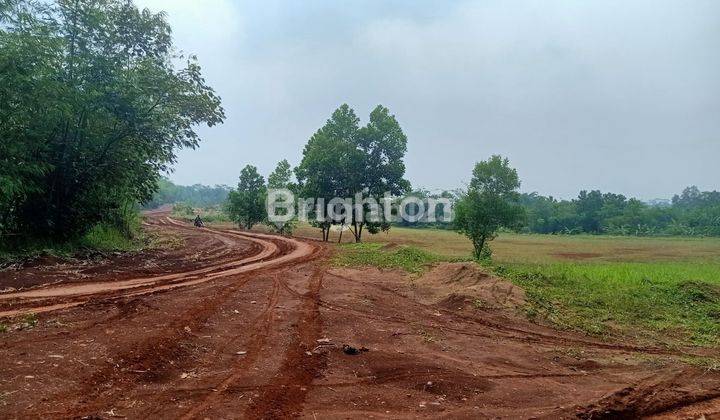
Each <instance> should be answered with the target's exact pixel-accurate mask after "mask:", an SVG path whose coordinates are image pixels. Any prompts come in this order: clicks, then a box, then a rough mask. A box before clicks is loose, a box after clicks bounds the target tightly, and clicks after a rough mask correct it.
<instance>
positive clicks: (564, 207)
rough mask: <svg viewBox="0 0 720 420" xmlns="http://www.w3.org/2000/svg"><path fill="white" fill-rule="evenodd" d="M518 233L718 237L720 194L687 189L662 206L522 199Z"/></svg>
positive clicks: (595, 195) (612, 197)
mask: <svg viewBox="0 0 720 420" xmlns="http://www.w3.org/2000/svg"><path fill="white" fill-rule="evenodd" d="M519 202H520V204H522V206H523V207H524V208H525V213H526V217H525V223H524V226H523V228H522V229H521V231H525V232H532V233H546V234H547V233H549V234H577V233H590V234H611V235H685V236H720V192H718V191H700V190H699V189H698V188H697V187H695V186H692V187H688V188H686V189H685V190H683V192H682V193H680V194H678V195H675V196H674V197H673V198H672V200H671V201H669V202H667V203H663V202H660V203H657V202H656V203H652V204H649V203H644V202H642V201H640V200H638V199H636V198H627V197H625V196H624V195H622V194H613V193H602V192H601V191H598V190H593V191H581V192H580V194H579V195H578V197H577V198H575V199H573V200H558V199H555V198H553V197H545V196H542V195H538V194H537V193H532V194H521V195H520V197H519Z"/></svg>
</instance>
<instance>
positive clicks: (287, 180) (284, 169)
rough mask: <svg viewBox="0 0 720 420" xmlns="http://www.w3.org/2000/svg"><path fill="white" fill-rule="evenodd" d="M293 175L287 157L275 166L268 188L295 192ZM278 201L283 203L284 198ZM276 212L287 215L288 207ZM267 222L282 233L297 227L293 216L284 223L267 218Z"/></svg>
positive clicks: (290, 231) (288, 232) (285, 233)
mask: <svg viewBox="0 0 720 420" xmlns="http://www.w3.org/2000/svg"><path fill="white" fill-rule="evenodd" d="M292 177H293V171H292V167H291V166H290V163H288V161H287V160H286V159H283V160H281V161H280V162H278V164H277V166H276V167H275V170H274V171H273V172H272V173H271V174H270V175H269V176H268V189H274V190H283V189H285V190H289V191H291V192H294V190H296V186H295V185H294V184H293V183H292ZM278 202H280V203H283V202H284V199H283V198H279V199H278ZM275 212H276V214H278V215H286V214H287V209H284V208H277V209H276V210H275ZM266 224H267V225H268V226H270V227H271V228H272V229H274V230H275V231H276V232H277V233H279V234H281V235H289V234H291V233H292V231H293V230H294V229H295V225H296V224H297V219H296V218H293V219H292V220H290V221H287V222H284V223H274V222H272V221H270V220H266Z"/></svg>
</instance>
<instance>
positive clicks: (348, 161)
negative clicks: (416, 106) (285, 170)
mask: <svg viewBox="0 0 720 420" xmlns="http://www.w3.org/2000/svg"><path fill="white" fill-rule="evenodd" d="M359 124H360V119H359V118H358V117H357V115H356V114H355V111H354V110H353V109H352V108H350V107H349V106H348V105H347V104H343V105H341V106H340V107H339V108H338V109H337V110H335V112H333V114H332V116H331V117H330V119H328V121H327V123H326V124H325V125H324V126H323V127H322V128H320V129H319V130H318V131H317V132H316V133H315V134H314V135H313V136H312V137H311V138H310V140H309V141H308V143H307V145H306V146H305V149H304V150H303V159H302V161H301V162H300V165H299V166H298V167H297V168H296V176H297V179H298V184H299V187H300V194H301V196H303V197H310V198H319V199H323V200H324V201H325V204H327V203H328V202H329V201H330V200H331V199H332V198H335V197H340V198H355V197H356V195H357V194H359V196H360V197H361V198H362V199H367V198H373V199H374V200H375V201H377V202H378V203H379V204H380V205H382V204H383V202H382V200H381V198H382V197H383V194H384V193H385V192H388V193H390V194H392V195H400V194H403V193H405V192H407V191H409V190H410V183H409V182H408V181H407V180H406V179H405V178H404V176H405V163H404V162H403V159H404V157H405V153H406V151H407V137H406V136H405V134H404V133H403V131H402V128H401V127H400V124H399V123H398V122H397V120H396V119H395V117H394V116H393V115H391V114H390V111H389V110H388V109H387V108H385V107H383V106H382V105H378V106H377V107H376V108H375V109H374V110H373V111H372V112H371V113H370V120H369V122H368V124H367V125H365V126H363V127H360V125H359ZM370 211H371V209H370V208H369V206H368V205H363V206H362V211H361V212H359V213H360V215H359V216H360V217H358V214H355V213H356V212H354V211H353V212H349V213H347V212H346V213H344V217H343V219H342V220H341V221H340V223H341V224H343V225H347V226H351V227H352V232H353V235H354V237H355V240H356V241H357V242H360V241H361V239H362V234H363V230H364V229H366V230H367V231H369V232H370V233H377V232H378V231H380V230H381V229H389V228H390V225H389V221H387V220H372V219H371V218H370V217H368V216H369V212H370ZM314 223H315V224H316V225H317V226H318V227H320V228H321V229H323V232H324V234H323V237H324V238H325V239H326V240H327V233H328V232H329V227H330V225H331V224H333V223H334V221H332V220H329V219H328V218H326V219H323V220H319V221H318V220H317V218H315V221H314ZM335 223H336V221H335Z"/></svg>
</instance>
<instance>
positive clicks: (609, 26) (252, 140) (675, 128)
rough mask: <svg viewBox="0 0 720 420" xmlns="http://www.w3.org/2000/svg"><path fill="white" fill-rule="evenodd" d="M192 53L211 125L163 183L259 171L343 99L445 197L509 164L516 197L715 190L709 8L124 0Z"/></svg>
mask: <svg viewBox="0 0 720 420" xmlns="http://www.w3.org/2000/svg"><path fill="white" fill-rule="evenodd" d="M138 4H140V5H142V6H147V7H149V8H151V9H153V10H166V11H167V12H168V16H169V20H170V22H171V24H172V25H173V28H174V31H175V37H176V44H177V45H178V47H179V48H182V49H183V50H186V51H189V52H194V53H197V55H198V56H199V58H200V61H201V63H202V64H203V66H204V68H205V71H206V75H207V78H208V80H209V81H210V82H211V83H212V85H213V86H214V87H215V88H216V89H217V91H218V92H219V94H220V95H221V96H222V97H223V99H224V104H225V107H226V109H227V114H228V120H227V122H226V123H225V124H224V125H223V126H221V127H215V128H212V129H202V130H201V131H202V133H203V135H204V138H205V142H204V143H203V144H202V146H201V147H200V149H199V150H197V151H184V152H182V153H181V154H180V161H179V163H178V164H177V165H176V172H175V173H174V174H173V175H172V178H173V179H174V180H176V181H177V182H181V183H194V182H203V183H226V184H231V185H232V184H235V182H236V179H237V176H238V175H239V172H240V169H241V168H242V166H244V165H245V164H247V163H253V164H256V165H257V166H259V168H260V169H261V170H262V171H263V172H265V173H268V172H269V171H271V170H272V168H273V167H274V165H275V163H276V162H277V161H278V160H280V159H282V158H287V159H288V160H290V161H291V162H292V163H297V162H298V160H299V158H300V153H301V150H302V147H303V145H304V144H305V142H306V141H307V139H308V138H309V136H310V135H312V133H313V132H314V131H315V130H316V129H317V128H319V127H320V126H321V125H322V124H323V123H324V121H325V119H326V118H327V117H328V116H329V115H330V113H331V112H332V110H333V109H334V108H335V107H336V106H338V105H339V104H341V103H343V102H347V103H348V104H350V105H351V106H353V107H354V108H355V110H356V111H357V113H358V114H359V115H360V116H361V117H364V116H366V115H367V114H368V112H369V111H370V110H371V109H372V107H374V106H375V105H377V104H378V103H382V104H383V105H385V106H387V107H389V108H390V109H391V111H393V112H394V113H395V114H396V115H397V117H398V119H399V121H400V123H401V125H402V126H403V128H404V129H405V131H406V133H407V134H408V137H409V152H408V156H407V167H408V177H409V179H410V180H411V181H412V182H413V185H415V186H424V187H429V188H455V187H458V186H461V185H462V182H463V181H467V180H468V178H469V174H470V171H471V168H472V165H473V163H474V162H476V161H478V160H481V159H485V158H487V157H488V156H489V155H491V154H496V153H500V154H503V155H506V156H508V157H509V158H510V160H511V162H512V163H513V164H514V165H515V166H516V167H517V168H518V170H519V172H520V175H521V178H522V180H523V190H525V191H538V192H540V193H543V194H553V195H556V196H561V197H571V196H574V195H575V194H576V193H577V191H578V190H580V189H583V188H601V189H603V190H610V191H615V192H621V193H625V194H628V195H633V196H639V197H642V198H654V197H664V196H669V195H671V194H672V193H674V192H677V191H679V190H680V189H681V188H683V187H684V186H686V185H689V184H697V185H698V186H700V187H702V188H706V189H711V188H720V185H718V179H720V165H718V164H717V163H716V162H717V159H718V157H719V156H720V78H719V77H718V74H720V25H718V18H719V17H720V3H717V2H714V1H700V0H697V1H692V2H687V1H583V2H567V1H542V2H539V1H512V2H508V1H491V0H488V1H455V2H435V1H395V2H380V1H359V0H358V1H347V2H335V1H325V2H319V1H311V2H292V1H275V2H234V1H230V0H206V1H203V2H198V1H196V0H182V1H178V0H142V1H138Z"/></svg>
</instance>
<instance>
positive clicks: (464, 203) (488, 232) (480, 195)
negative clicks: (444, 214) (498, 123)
mask: <svg viewBox="0 0 720 420" xmlns="http://www.w3.org/2000/svg"><path fill="white" fill-rule="evenodd" d="M518 188H520V179H519V177H518V174H517V171H516V170H515V169H513V168H511V167H510V163H509V161H508V160H507V159H503V158H501V157H500V156H497V155H495V156H492V157H491V158H490V159H489V160H487V161H482V162H478V163H477V164H476V165H475V169H474V170H473V178H472V180H471V181H470V186H469V188H468V191H467V192H466V193H465V194H464V195H463V196H462V197H461V198H460V199H459V200H458V202H457V204H456V206H455V226H456V229H457V230H458V232H459V233H461V234H463V235H465V236H467V237H468V238H469V239H470V241H472V243H473V255H474V257H475V258H476V259H481V258H489V256H490V255H491V254H490V251H489V250H488V249H486V247H487V246H488V242H489V241H491V240H493V239H494V238H495V236H496V235H497V232H498V230H500V229H501V228H512V227H515V226H517V225H518V224H519V223H520V221H521V220H522V217H523V209H522V207H521V206H520V205H519V204H517V199H518V192H517V189H518Z"/></svg>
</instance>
